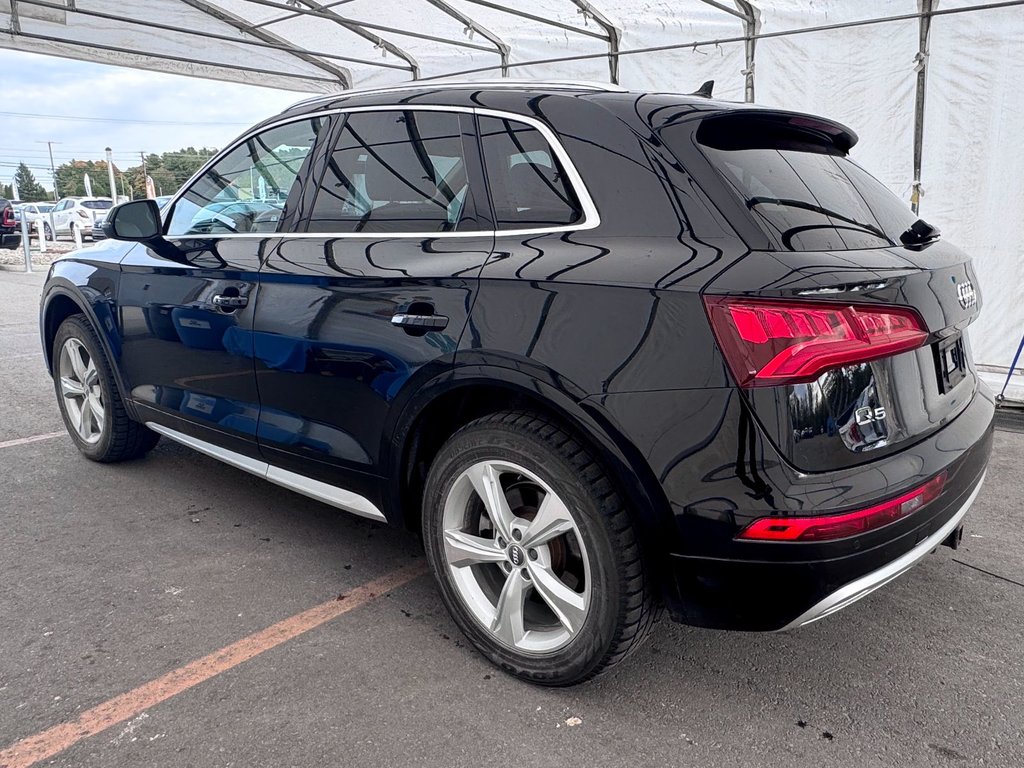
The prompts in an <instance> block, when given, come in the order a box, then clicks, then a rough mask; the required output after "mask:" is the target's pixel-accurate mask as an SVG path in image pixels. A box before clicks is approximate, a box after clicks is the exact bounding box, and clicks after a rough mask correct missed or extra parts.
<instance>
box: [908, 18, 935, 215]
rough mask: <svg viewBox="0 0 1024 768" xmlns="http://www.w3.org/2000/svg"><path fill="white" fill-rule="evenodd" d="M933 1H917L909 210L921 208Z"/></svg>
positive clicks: (915, 210) (916, 210)
mask: <svg viewBox="0 0 1024 768" xmlns="http://www.w3.org/2000/svg"><path fill="white" fill-rule="evenodd" d="M935 5H936V2H935V0H918V8H919V9H920V11H921V16H920V21H919V28H918V39H919V43H918V49H917V55H916V56H915V57H914V62H915V65H914V66H915V69H917V90H916V93H915V94H914V185H913V189H912V191H911V193H910V209H911V210H912V211H913V212H914V213H918V211H919V210H920V208H921V164H922V160H923V158H924V98H925V94H926V92H927V86H928V44H929V42H930V38H931V33H932V16H933V12H934V11H935Z"/></svg>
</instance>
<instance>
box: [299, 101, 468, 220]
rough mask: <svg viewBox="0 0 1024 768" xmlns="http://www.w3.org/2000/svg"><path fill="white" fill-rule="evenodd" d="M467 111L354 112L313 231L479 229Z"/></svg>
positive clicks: (332, 161) (320, 196)
mask: <svg viewBox="0 0 1024 768" xmlns="http://www.w3.org/2000/svg"><path fill="white" fill-rule="evenodd" d="M468 195H469V179H468V176H467V172H466V155H465V151H464V147H463V131H462V123H461V122H460V119H459V114H458V113H456V112H435V111H427V110H408V111H401V112H399V111H382V112H357V113H353V114H350V115H348V117H347V119H346V121H345V124H344V126H343V127H342V129H341V131H340V133H339V135H338V140H337V142H336V143H335V146H334V150H333V152H332V153H331V155H330V158H329V160H328V163H327V169H326V171H325V173H324V176H323V181H322V182H321V184H320V189H319V190H318V192H317V195H316V200H315V201H314V203H313V208H312V213H311V215H310V219H309V226H308V231H309V232H332V233H336V232H338V233H348V232H396V233H402V232H405V233H417V232H454V231H456V230H459V231H466V230H471V229H475V228H476V222H475V220H474V219H473V218H472V212H471V211H470V210H469V208H470V206H468V205H467V198H468Z"/></svg>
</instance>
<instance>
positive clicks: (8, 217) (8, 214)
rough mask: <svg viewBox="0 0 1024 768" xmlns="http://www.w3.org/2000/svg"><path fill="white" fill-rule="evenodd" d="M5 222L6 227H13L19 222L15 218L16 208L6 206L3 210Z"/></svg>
mask: <svg viewBox="0 0 1024 768" xmlns="http://www.w3.org/2000/svg"><path fill="white" fill-rule="evenodd" d="M3 223H4V226H5V227H13V226H14V225H15V224H16V223H17V222H15V220H14V208H13V207H7V208H4V212H3Z"/></svg>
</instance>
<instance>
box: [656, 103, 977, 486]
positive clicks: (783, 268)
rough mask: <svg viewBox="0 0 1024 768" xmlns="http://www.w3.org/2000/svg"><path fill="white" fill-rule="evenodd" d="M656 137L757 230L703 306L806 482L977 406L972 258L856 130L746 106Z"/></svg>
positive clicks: (895, 447)
mask: <svg viewBox="0 0 1024 768" xmlns="http://www.w3.org/2000/svg"><path fill="white" fill-rule="evenodd" d="M661 135H662V137H663V139H664V140H665V142H666V144H667V145H668V146H669V148H670V149H671V148H672V147H673V145H674V144H676V145H678V144H679V143H680V142H687V143H688V144H689V145H690V146H692V144H696V145H697V146H698V148H699V149H700V151H701V153H702V155H703V157H705V158H706V159H707V160H708V166H707V168H706V169H703V175H704V178H703V179H701V182H702V186H704V187H705V188H706V189H708V190H709V194H710V195H711V196H712V197H714V198H718V200H719V201H720V202H721V204H722V206H721V207H723V208H725V209H729V208H731V209H732V210H734V211H736V212H738V215H739V216H742V217H746V219H747V221H746V222H745V226H741V227H738V229H739V230H740V231H744V230H745V231H747V232H754V233H755V234H754V236H753V237H749V236H746V235H745V237H746V238H747V239H748V240H749V241H750V242H749V244H750V246H751V252H750V253H749V254H748V255H747V256H745V257H744V258H743V259H741V260H740V261H738V262H736V263H734V264H733V265H732V266H731V267H730V268H729V269H727V270H726V271H725V272H724V273H722V274H720V275H719V276H718V277H717V278H716V279H715V280H714V281H712V283H711V284H710V285H709V286H707V288H706V291H705V305H706V308H707V310H708V315H709V318H710V319H711V322H712V326H713V329H714V331H715V337H716V339H717V340H718V343H719V347H720V349H721V351H722V353H723V356H724V357H725V359H726V362H727V364H728V366H729V368H730V370H731V372H732V374H733V377H734V378H735V379H736V381H737V384H739V385H740V387H741V389H742V391H743V394H744V396H745V398H746V400H747V403H748V404H749V406H750V409H751V411H752V413H753V415H754V417H755V418H756V419H757V420H758V421H759V422H760V423H761V425H762V427H763V428H764V430H765V432H766V433H767V434H768V435H769V437H770V438H771V439H772V441H773V442H774V443H775V444H776V446H777V448H778V449H779V450H780V452H781V453H782V454H783V455H784V456H786V457H787V458H788V459H789V461H791V462H792V463H793V464H794V465H795V466H796V467H798V468H800V469H803V470H806V471H811V472H814V471H825V470H831V469H837V468H840V467H846V466H852V465H855V464H858V463H862V462H867V461H871V460H872V459H874V458H877V457H880V456H884V455H888V454H891V453H894V452H896V451H899V450H903V449H905V448H907V447H908V446H909V445H912V444H913V442H914V441H916V440H920V439H921V438H923V437H924V436H926V435H928V434H930V433H932V432H934V431H936V430H938V429H940V428H941V427H942V426H943V425H945V424H946V423H948V422H949V421H950V420H951V419H953V418H955V417H956V416H957V414H959V413H960V412H961V411H962V410H963V409H964V408H965V407H966V406H967V404H968V403H969V402H970V400H971V398H972V397H973V395H974V392H975V390H976V388H977V386H978V383H977V378H976V374H975V371H974V368H973V364H972V362H971V353H970V344H969V341H968V338H967V333H966V329H967V327H968V325H969V324H970V323H971V322H972V321H973V320H974V318H975V317H977V314H978V311H979V309H980V296H979V293H978V290H977V280H976V278H975V275H974V272H973V270H972V268H971V264H970V260H969V258H968V257H967V256H966V255H965V254H964V253H963V252H962V251H960V250H959V249H957V248H956V247H954V246H952V245H951V244H949V243H947V242H944V241H943V240H942V239H941V237H940V236H939V234H938V232H937V230H934V228H930V227H929V226H927V225H925V224H924V223H923V222H919V220H918V219H917V216H916V215H915V214H914V213H912V212H911V210H910V208H909V206H908V205H907V204H906V203H904V202H902V201H901V200H899V199H898V198H897V197H895V196H894V195H893V194H892V193H890V192H889V191H888V190H887V189H886V188H885V187H884V186H883V185H882V184H881V183H880V182H878V181H877V180H876V179H874V178H873V177H872V176H870V175H869V174H868V173H867V172H866V171H864V170H863V169H862V168H860V166H858V165H857V164H856V163H854V162H853V161H851V160H850V159H849V158H848V157H847V152H848V151H849V149H850V147H852V146H853V144H854V143H855V142H856V135H855V134H853V132H852V131H850V130H849V129H847V128H845V127H844V126H842V125H839V124H837V123H833V122H830V121H827V120H821V119H819V118H813V117H809V116H806V115H797V114H793V113H781V112H771V111H766V110H751V109H738V110H733V111H729V112H725V113H722V114H719V115H715V116H712V117H704V118H703V119H702V120H699V121H692V120H691V121H688V122H687V123H685V124H679V125H669V126H666V127H664V128H663V129H662V131H661ZM678 154H680V155H681V154H683V153H682V152H679V153H678ZM699 173H700V171H699V170H698V174H699ZM695 175H697V174H695ZM737 204H738V205H737ZM912 229H913V230H916V231H909V232H908V230H912ZM908 460H909V459H908Z"/></svg>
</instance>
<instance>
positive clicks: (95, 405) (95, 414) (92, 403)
mask: <svg viewBox="0 0 1024 768" xmlns="http://www.w3.org/2000/svg"><path fill="white" fill-rule="evenodd" d="M88 400H89V412H90V413H91V414H92V421H93V424H94V425H95V429H96V431H97V432H102V431H103V419H105V418H106V416H107V410H106V409H105V408H104V407H103V403H102V402H101V401H100V398H99V395H90V396H89V398H88Z"/></svg>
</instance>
